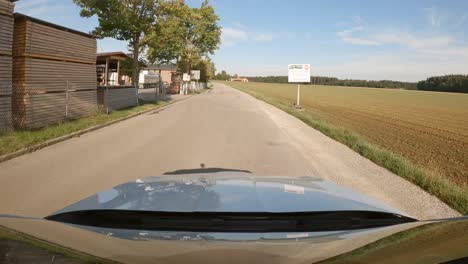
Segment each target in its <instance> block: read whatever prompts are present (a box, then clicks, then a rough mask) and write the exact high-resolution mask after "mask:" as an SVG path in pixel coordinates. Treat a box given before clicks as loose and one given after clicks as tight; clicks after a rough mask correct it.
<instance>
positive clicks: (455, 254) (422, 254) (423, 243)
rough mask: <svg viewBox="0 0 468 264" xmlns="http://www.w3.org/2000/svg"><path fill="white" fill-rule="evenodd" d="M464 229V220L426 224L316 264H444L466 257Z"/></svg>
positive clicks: (467, 223)
mask: <svg viewBox="0 0 468 264" xmlns="http://www.w3.org/2000/svg"><path fill="white" fill-rule="evenodd" d="M467 227H468V222H467V221H466V220H460V221H447V222H438V223H430V224H425V225H423V226H418V227H414V228H411V229H408V230H404V231H401V232H398V233H395V234H393V235H390V236H388V237H385V238H382V239H380V240H377V241H375V242H372V243H370V244H368V245H366V246H363V247H361V248H358V249H355V250H353V251H351V252H348V253H344V254H341V255H338V256H335V257H332V258H330V259H327V260H324V261H320V262H318V263H321V264H325V263H327V264H338V263H380V262H386V263H442V262H444V263H445V262H446V261H450V260H454V259H458V258H463V257H465V256H466V255H465V254H466V250H460V248H463V247H464V245H463V243H466V242H468V238H467V237H466V236H465V234H464V232H465V230H466V228H467ZM435 241H443V243H439V244H437V242H435ZM428 248H431V250H429V251H428ZM448 248H450V250H448ZM408 249H411V250H408Z"/></svg>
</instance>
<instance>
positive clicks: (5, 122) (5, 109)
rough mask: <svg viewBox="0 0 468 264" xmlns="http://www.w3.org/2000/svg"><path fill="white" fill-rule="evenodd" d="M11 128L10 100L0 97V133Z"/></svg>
mask: <svg viewBox="0 0 468 264" xmlns="http://www.w3.org/2000/svg"><path fill="white" fill-rule="evenodd" d="M11 128H12V118H11V98H10V97H0V133H3V132H5V131H8V130H10V129H11Z"/></svg>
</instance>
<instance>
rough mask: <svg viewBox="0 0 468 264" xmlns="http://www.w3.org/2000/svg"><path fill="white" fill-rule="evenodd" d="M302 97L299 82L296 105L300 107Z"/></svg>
mask: <svg viewBox="0 0 468 264" xmlns="http://www.w3.org/2000/svg"><path fill="white" fill-rule="evenodd" d="M300 98H301V84H300V83H298V84H297V102H296V107H298V108H299V107H300Z"/></svg>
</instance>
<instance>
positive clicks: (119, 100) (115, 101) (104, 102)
mask: <svg viewBox="0 0 468 264" xmlns="http://www.w3.org/2000/svg"><path fill="white" fill-rule="evenodd" d="M98 102H99V107H100V108H101V109H102V110H104V111H105V112H106V113H110V112H112V111H114V110H119V109H124V108H128V107H132V106H136V105H138V90H137V89H136V88H135V87H133V86H100V87H98Z"/></svg>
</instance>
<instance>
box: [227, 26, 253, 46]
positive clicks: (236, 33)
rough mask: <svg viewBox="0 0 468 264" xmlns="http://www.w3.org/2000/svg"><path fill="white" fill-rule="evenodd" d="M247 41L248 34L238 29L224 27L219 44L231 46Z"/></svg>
mask: <svg viewBox="0 0 468 264" xmlns="http://www.w3.org/2000/svg"><path fill="white" fill-rule="evenodd" d="M248 39H249V34H248V33H247V32H246V31H244V30H242V29H238V28H229V27H225V28H223V29H222V33H221V42H222V43H223V44H224V45H226V46H232V45H234V44H236V43H238V42H242V41H246V40H248Z"/></svg>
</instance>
